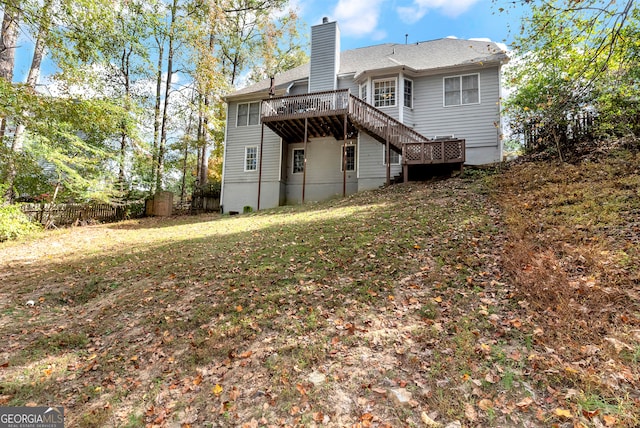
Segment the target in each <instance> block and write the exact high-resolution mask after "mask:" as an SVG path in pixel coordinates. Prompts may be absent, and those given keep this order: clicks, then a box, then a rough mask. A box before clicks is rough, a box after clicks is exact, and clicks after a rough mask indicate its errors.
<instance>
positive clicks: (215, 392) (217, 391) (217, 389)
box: [211, 383, 222, 397]
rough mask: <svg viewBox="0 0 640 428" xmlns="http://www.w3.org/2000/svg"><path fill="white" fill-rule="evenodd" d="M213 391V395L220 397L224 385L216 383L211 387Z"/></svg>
mask: <svg viewBox="0 0 640 428" xmlns="http://www.w3.org/2000/svg"><path fill="white" fill-rule="evenodd" d="M211 392H213V395H215V396H216V397H218V396H219V395H220V394H222V386H221V385H219V384H217V383H216V385H215V386H214V387H213V388H211Z"/></svg>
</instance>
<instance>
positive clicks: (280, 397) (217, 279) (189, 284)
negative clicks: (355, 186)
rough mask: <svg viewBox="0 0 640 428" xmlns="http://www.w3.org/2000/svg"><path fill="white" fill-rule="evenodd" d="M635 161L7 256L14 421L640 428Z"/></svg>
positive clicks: (9, 397)
mask: <svg viewBox="0 0 640 428" xmlns="http://www.w3.org/2000/svg"><path fill="white" fill-rule="evenodd" d="M639 188H640V156H639V155H638V154H631V153H628V152H615V153H612V154H610V155H609V156H607V157H606V158H602V159H600V160H596V161H591V162H584V163H582V164H580V165H570V164H559V163H553V162H550V163H521V164H516V165H512V166H511V167H509V168H506V169H503V170H501V171H476V170H469V171H467V172H465V174H463V176H461V177H458V178H453V179H449V180H442V181H431V182H427V183H411V184H407V185H395V186H391V187H389V188H386V189H381V190H377V191H373V192H366V193H361V194H357V195H354V196H351V197H348V198H345V199H335V200H332V201H329V202H325V203H312V204H306V205H304V206H297V207H282V208H279V209H275V210H269V211H262V212H259V213H253V214H246V215H241V216H234V217H229V216H219V215H202V216H197V217H176V218H170V219H160V218H149V219H143V220H135V221H127V222H122V223H117V224H106V225H99V226H89V227H83V228H71V229H64V230H58V231H54V232H47V233H46V234H44V235H41V236H40V237H37V238H35V239H31V240H28V241H23V242H9V243H4V244H0V260H1V261H0V269H1V270H0V287H1V291H2V292H1V293H0V337H2V346H0V405H2V406H17V405H29V404H35V405H61V406H64V407H65V410H66V416H65V417H66V422H67V426H70V427H112V426H113V427H115V426H118V427H138V426H151V427H154V426H156V427H173V426H176V427H189V426H191V427H205V426H212V427H218V426H242V427H245V426H246V427H258V426H300V427H302V426H304V427H307V426H329V427H345V426H348V427H351V426H355V427H387V426H391V427H403V426H443V427H444V426H449V427H456V426H464V427H471V426H500V427H505V426H523V427H534V426H535V427H537V426H540V427H547V426H559V427H564V426H566V427H580V426H583V427H601V426H615V427H618V426H622V427H632V426H638V425H639V424H640V393H639V392H638V391H640V364H639V362H640V267H639V266H640V223H639V218H640V196H639V194H638V191H639V190H638V189H639Z"/></svg>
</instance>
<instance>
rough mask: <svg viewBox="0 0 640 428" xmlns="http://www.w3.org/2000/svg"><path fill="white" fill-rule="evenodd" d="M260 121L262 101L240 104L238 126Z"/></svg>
mask: <svg viewBox="0 0 640 428" xmlns="http://www.w3.org/2000/svg"><path fill="white" fill-rule="evenodd" d="M259 123H260V101H256V102H254V103H241V104H238V122H237V124H238V126H250V125H258V124H259Z"/></svg>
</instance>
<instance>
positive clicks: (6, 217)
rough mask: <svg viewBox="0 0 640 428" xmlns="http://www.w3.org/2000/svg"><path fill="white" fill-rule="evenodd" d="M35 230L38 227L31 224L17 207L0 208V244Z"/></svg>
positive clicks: (38, 228)
mask: <svg viewBox="0 0 640 428" xmlns="http://www.w3.org/2000/svg"><path fill="white" fill-rule="evenodd" d="M36 230H40V225H38V224H36V223H33V222H31V221H30V220H29V218H28V217H27V216H26V215H25V214H24V213H23V212H22V211H21V210H20V207H19V206H18V205H5V206H0V242H4V241H7V240H9V239H17V238H19V237H21V236H25V235H28V234H30V233H33V232H35V231H36Z"/></svg>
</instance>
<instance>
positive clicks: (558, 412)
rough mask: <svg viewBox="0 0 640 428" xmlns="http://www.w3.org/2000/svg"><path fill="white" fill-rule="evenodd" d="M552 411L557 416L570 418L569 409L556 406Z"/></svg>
mask: <svg viewBox="0 0 640 428" xmlns="http://www.w3.org/2000/svg"><path fill="white" fill-rule="evenodd" d="M553 413H554V414H555V415H556V416H558V417H561V418H567V419H571V411H570V410H567V409H561V408H560V407H558V408H557V409H555V410H554V411H553Z"/></svg>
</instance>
